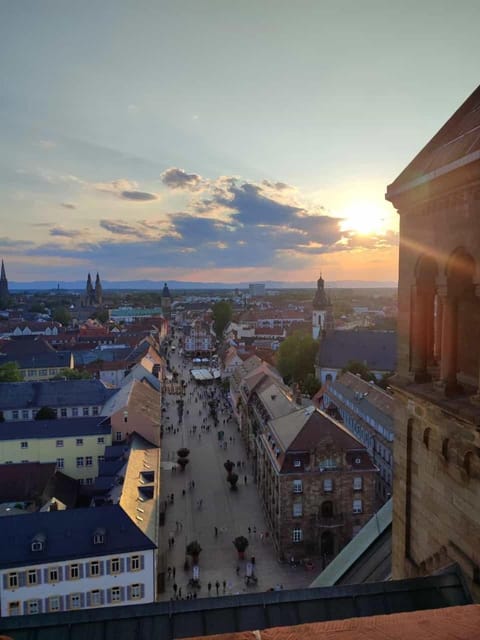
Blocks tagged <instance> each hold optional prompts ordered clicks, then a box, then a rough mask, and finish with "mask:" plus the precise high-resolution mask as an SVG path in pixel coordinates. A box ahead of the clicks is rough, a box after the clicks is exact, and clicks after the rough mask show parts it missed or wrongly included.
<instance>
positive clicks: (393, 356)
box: [317, 329, 397, 372]
mask: <svg viewBox="0 0 480 640" xmlns="http://www.w3.org/2000/svg"><path fill="white" fill-rule="evenodd" d="M351 360H356V361H358V362H362V363H363V364H365V365H366V366H367V367H368V368H369V369H370V370H371V371H385V372H387V371H395V368H396V362H397V334H396V332H395V331H369V330H357V329H354V330H353V331H332V332H331V333H327V335H326V336H325V337H324V338H322V340H321V342H320V347H319V350H318V354H317V364H318V365H319V366H320V367H323V368H326V369H342V368H343V367H345V366H346V365H347V364H348V363H349V362H350V361H351Z"/></svg>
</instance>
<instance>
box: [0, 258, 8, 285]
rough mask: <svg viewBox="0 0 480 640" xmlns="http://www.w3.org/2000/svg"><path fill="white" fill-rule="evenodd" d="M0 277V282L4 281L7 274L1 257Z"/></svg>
mask: <svg viewBox="0 0 480 640" xmlns="http://www.w3.org/2000/svg"><path fill="white" fill-rule="evenodd" d="M0 279H1V280H2V282H4V281H5V280H6V279H7V274H6V273H5V265H4V264H3V259H2V273H1V275H0Z"/></svg>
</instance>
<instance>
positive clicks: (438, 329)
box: [433, 295, 443, 362]
mask: <svg viewBox="0 0 480 640" xmlns="http://www.w3.org/2000/svg"><path fill="white" fill-rule="evenodd" d="M442 326H443V301H442V298H441V297H440V296H439V295H437V309H436V314H435V338H434V350H433V356H434V358H435V360H436V362H440V358H441V355H442Z"/></svg>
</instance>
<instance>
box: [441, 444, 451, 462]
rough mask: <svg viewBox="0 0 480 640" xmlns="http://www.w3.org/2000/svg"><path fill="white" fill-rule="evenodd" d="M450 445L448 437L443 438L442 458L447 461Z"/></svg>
mask: <svg viewBox="0 0 480 640" xmlns="http://www.w3.org/2000/svg"><path fill="white" fill-rule="evenodd" d="M449 445H450V440H449V439H448V438H445V440H444V441H443V442H442V456H443V459H444V460H445V461H446V462H448V447H449Z"/></svg>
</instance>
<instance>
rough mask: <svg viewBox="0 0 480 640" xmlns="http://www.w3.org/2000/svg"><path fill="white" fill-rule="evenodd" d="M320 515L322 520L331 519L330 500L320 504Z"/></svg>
mask: <svg viewBox="0 0 480 640" xmlns="http://www.w3.org/2000/svg"><path fill="white" fill-rule="evenodd" d="M320 514H321V516H322V518H331V517H332V516H333V502H332V501H331V500H325V502H322V505H321V507H320Z"/></svg>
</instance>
